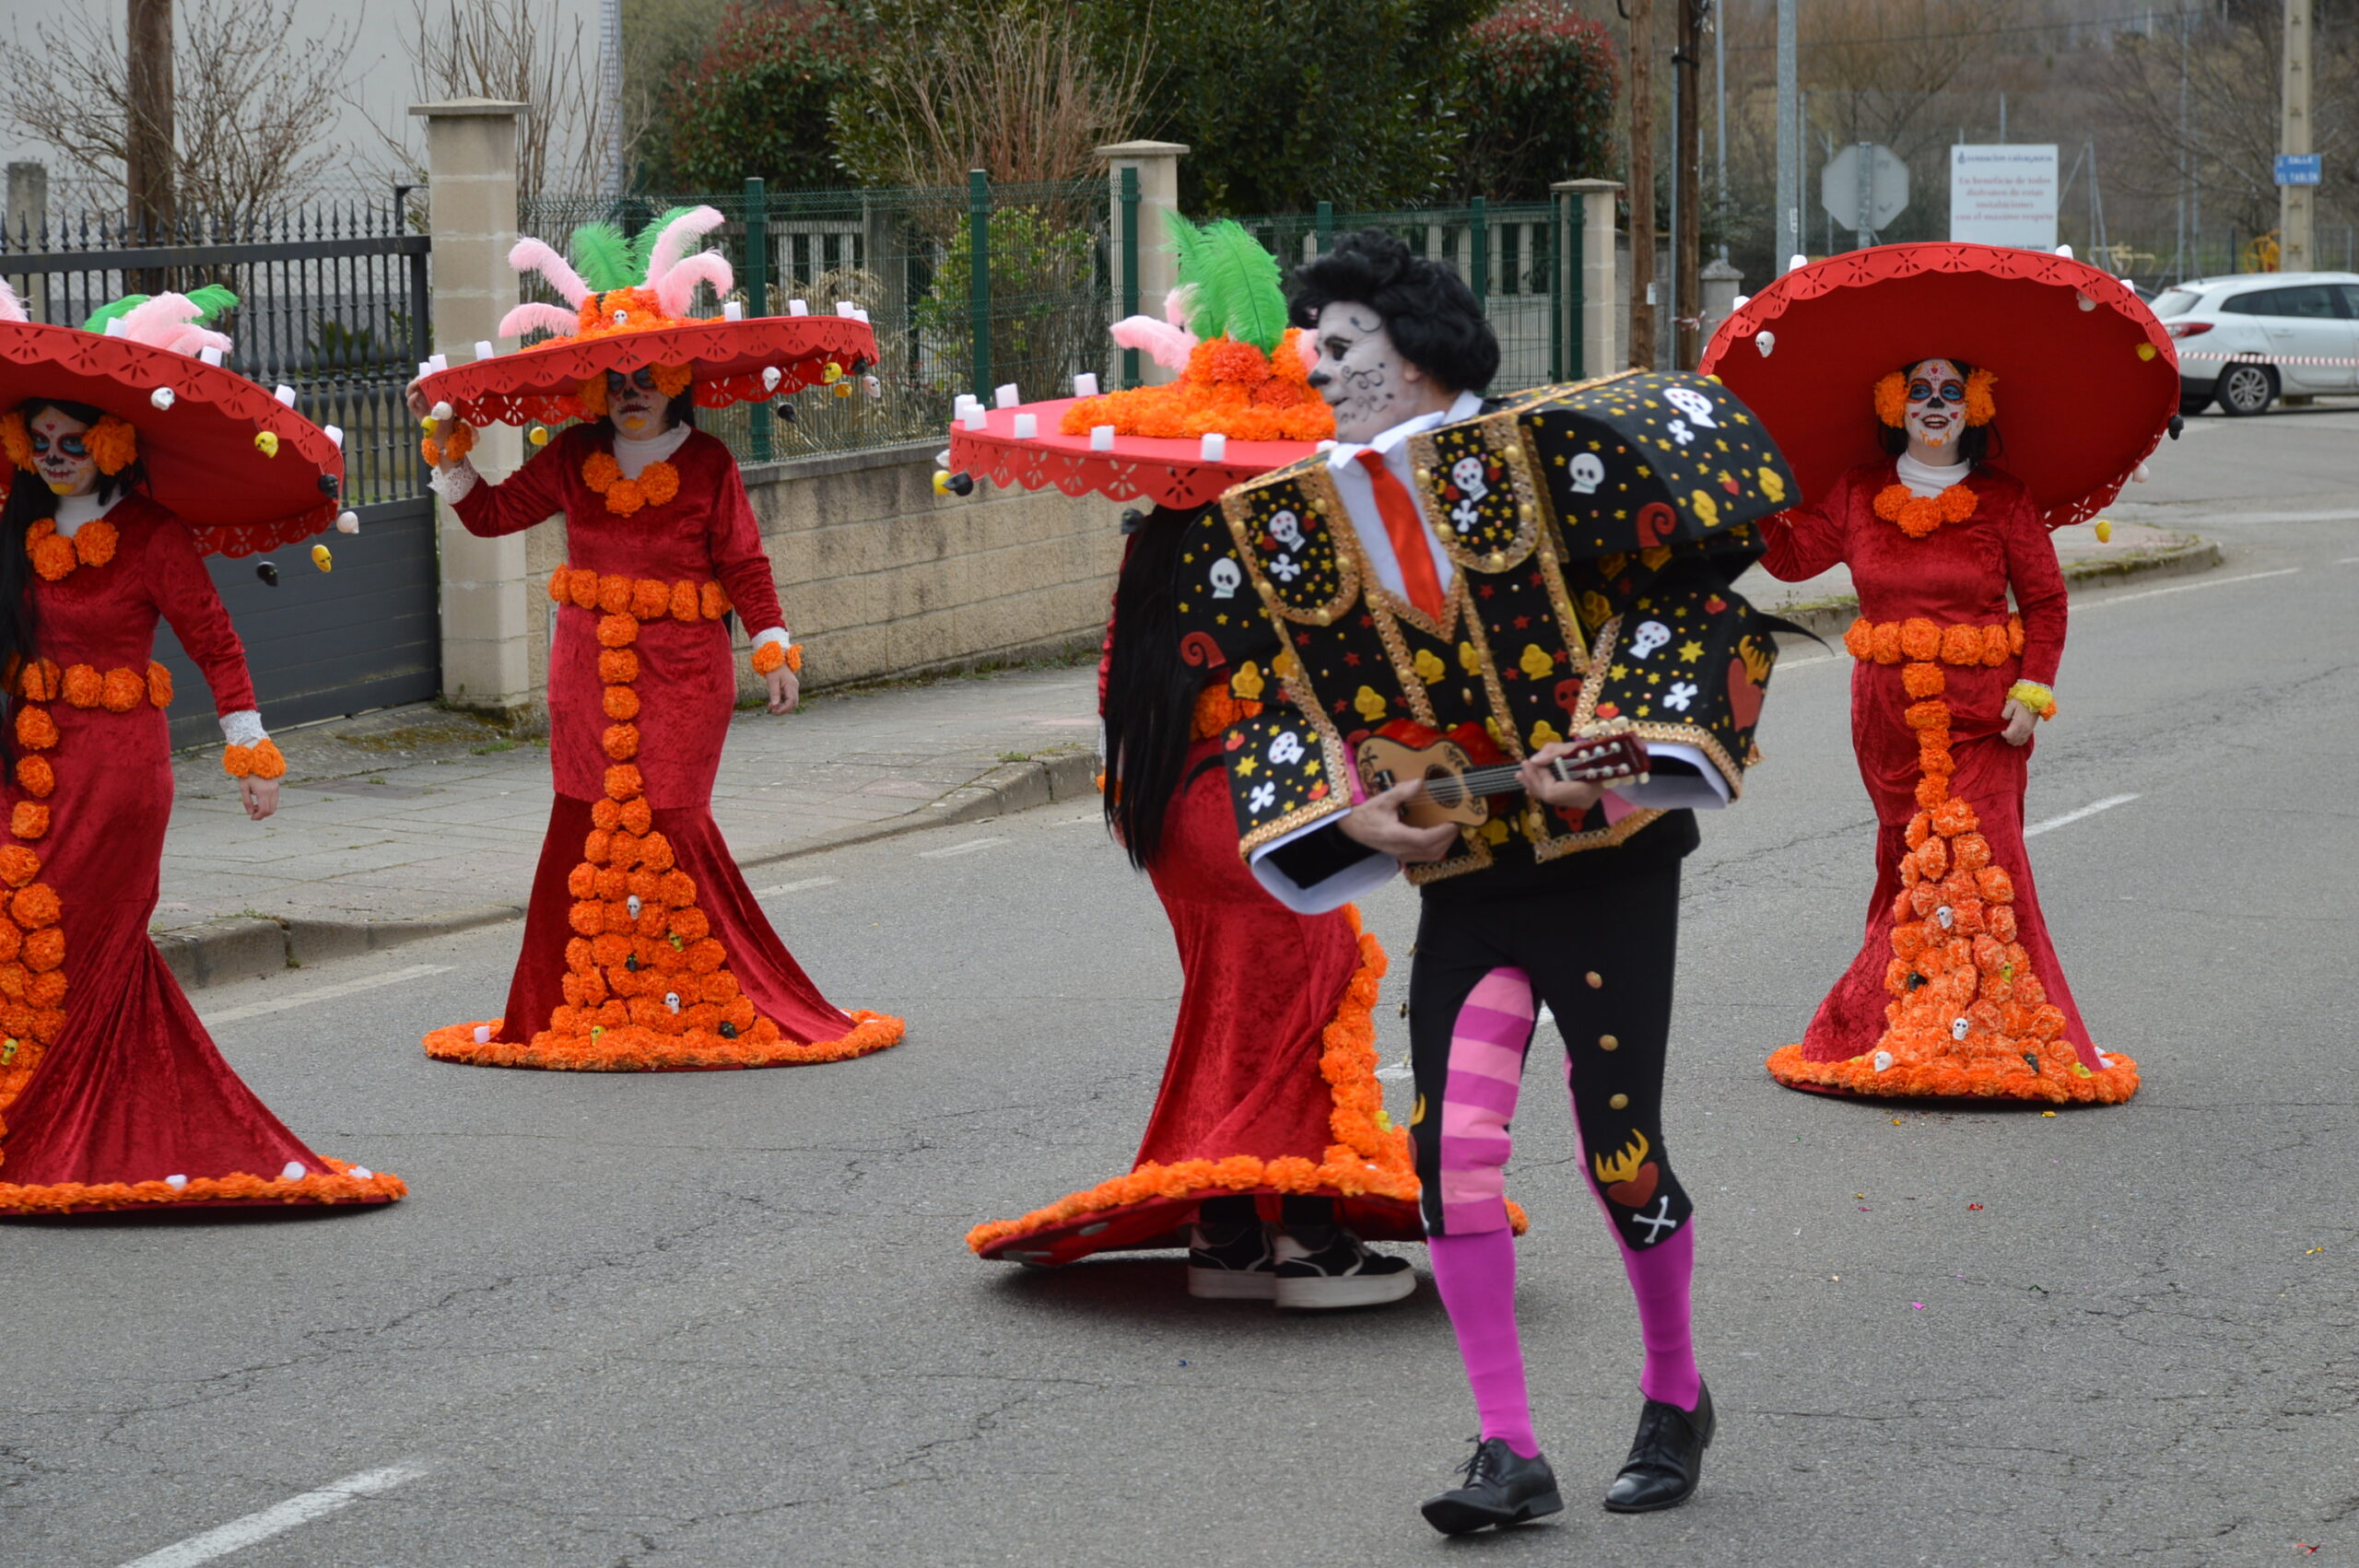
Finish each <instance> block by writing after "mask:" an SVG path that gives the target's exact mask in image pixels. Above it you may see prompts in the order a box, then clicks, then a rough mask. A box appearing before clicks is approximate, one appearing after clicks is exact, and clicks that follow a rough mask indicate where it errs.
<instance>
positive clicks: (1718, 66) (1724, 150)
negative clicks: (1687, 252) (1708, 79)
mask: <svg viewBox="0 0 2359 1568" xmlns="http://www.w3.org/2000/svg"><path fill="white" fill-rule="evenodd" d="M1710 19H1711V23H1712V90H1713V94H1714V96H1715V97H1717V98H1718V99H1719V130H1718V132H1717V133H1716V134H1715V135H1713V137H1712V152H1713V157H1714V158H1717V159H1718V160H1719V180H1718V181H1717V184H1718V185H1719V192H1718V195H1717V198H1716V202H1715V205H1714V206H1713V208H1712V212H1713V216H1714V220H1715V221H1716V222H1718V223H1719V225H1720V233H1721V235H1722V239H1721V240H1720V260H1722V261H1724V262H1725V261H1727V260H1728V259H1729V242H1728V240H1727V239H1726V236H1727V234H1728V221H1729V29H1728V18H1725V17H1723V16H1721V15H1720V14H1719V9H1718V8H1717V7H1715V8H1714V10H1713V11H1712V13H1711V18H1710Z"/></svg>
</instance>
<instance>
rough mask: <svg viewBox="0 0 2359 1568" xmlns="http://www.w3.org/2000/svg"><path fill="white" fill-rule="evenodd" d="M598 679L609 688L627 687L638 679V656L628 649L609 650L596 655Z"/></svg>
mask: <svg viewBox="0 0 2359 1568" xmlns="http://www.w3.org/2000/svg"><path fill="white" fill-rule="evenodd" d="M598 679H599V680H601V681H603V682H604V683H605V684H606V685H610V686H627V685H630V684H631V683H632V682H633V681H636V680H638V679H639V655H638V654H636V653H633V652H632V651H631V650H630V649H628V648H609V649H605V650H604V652H602V653H600V654H599V655H598Z"/></svg>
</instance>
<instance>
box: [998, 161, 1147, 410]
mask: <svg viewBox="0 0 2359 1568" xmlns="http://www.w3.org/2000/svg"><path fill="white" fill-rule="evenodd" d="M1097 156H1098V157H1099V158H1104V159H1105V160H1106V175H1107V179H1108V180H1109V181H1111V183H1112V196H1111V200H1110V203H1109V205H1108V208H1107V211H1108V213H1109V215H1110V216H1111V218H1112V220H1113V237H1112V243H1111V244H1110V245H1109V247H1108V250H1109V253H1110V254H1111V255H1112V257H1113V258H1114V310H1115V313H1116V314H1117V315H1119V314H1120V313H1121V308H1122V294H1123V289H1124V287H1125V285H1124V280H1123V277H1122V170H1125V169H1135V170H1138V171H1139V314H1141V315H1143V316H1155V317H1157V318H1160V317H1161V316H1162V314H1163V297H1164V296H1165V295H1167V294H1168V293H1170V292H1171V291H1172V290H1173V289H1174V288H1176V287H1179V286H1180V270H1179V259H1178V258H1177V257H1176V256H1175V255H1173V253H1172V250H1171V238H1170V233H1169V231H1168V229H1167V228H1165V227H1164V224H1163V215H1164V214H1165V213H1168V212H1177V211H1179V210H1180V159H1181V158H1185V157H1187V156H1188V146H1187V144H1186V143H1184V142H1115V143H1112V144H1110V145H1109V146H1102V147H1099V148H1098V149H1097ZM1139 374H1140V375H1141V377H1143V378H1144V380H1147V381H1148V382H1150V383H1153V382H1157V381H1168V380H1171V378H1172V372H1171V371H1169V370H1167V369H1164V368H1163V367H1162V366H1160V365H1158V364H1156V362H1155V361H1154V360H1152V359H1150V358H1148V357H1146V356H1145V355H1144V354H1142V355H1140V356H1139ZM1072 392H1073V389H1072V388H1070V387H1064V388H1057V389H1047V388H1044V389H1042V390H1041V391H1039V392H1034V391H1033V390H1032V389H1031V388H1029V387H1027V388H1026V389H1025V395H1026V396H1027V397H1067V396H1070V395H1071V394H1072Z"/></svg>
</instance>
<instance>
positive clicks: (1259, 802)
mask: <svg viewBox="0 0 2359 1568" xmlns="http://www.w3.org/2000/svg"><path fill="white" fill-rule="evenodd" d="M1277 800H1278V787H1277V786H1276V785H1275V784H1256V785H1254V786H1253V792H1252V793H1251V794H1250V795H1248V796H1246V797H1245V804H1246V806H1247V807H1248V808H1249V809H1250V810H1252V811H1255V812H1265V811H1268V810H1269V809H1270V808H1271V807H1272V806H1273V805H1275V804H1276V803H1277Z"/></svg>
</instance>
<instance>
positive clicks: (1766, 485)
mask: <svg viewBox="0 0 2359 1568" xmlns="http://www.w3.org/2000/svg"><path fill="white" fill-rule="evenodd" d="M1760 474H1761V494H1762V496H1763V497H1764V498H1766V499H1767V500H1771V501H1782V500H1784V499H1785V498H1786V476H1785V475H1784V474H1780V473H1778V471H1777V470H1776V469H1774V468H1765V469H1762V470H1761V471H1760Z"/></svg>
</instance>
